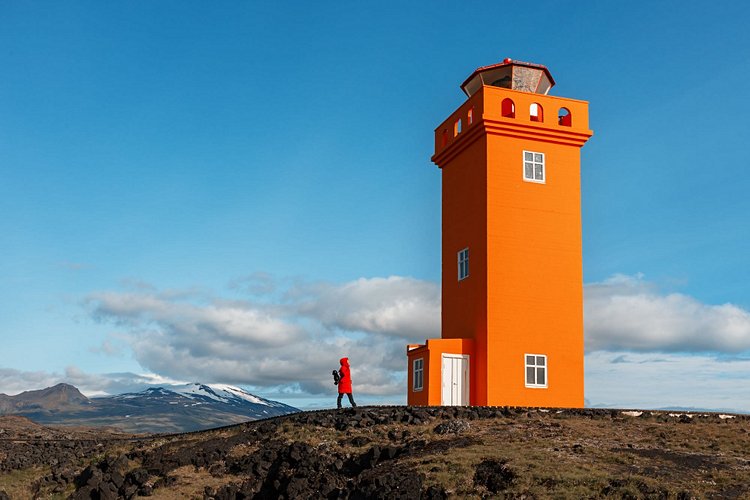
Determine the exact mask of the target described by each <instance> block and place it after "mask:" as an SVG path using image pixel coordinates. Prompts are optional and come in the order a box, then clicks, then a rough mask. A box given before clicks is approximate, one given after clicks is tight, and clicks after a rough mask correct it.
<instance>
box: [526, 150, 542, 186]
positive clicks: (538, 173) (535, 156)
mask: <svg viewBox="0 0 750 500" xmlns="http://www.w3.org/2000/svg"><path fill="white" fill-rule="evenodd" d="M545 177H546V176H545V172H544V153H537V152H536V151H524V152H523V180H525V181H527V182H538V183H540V184H544V181H545Z"/></svg>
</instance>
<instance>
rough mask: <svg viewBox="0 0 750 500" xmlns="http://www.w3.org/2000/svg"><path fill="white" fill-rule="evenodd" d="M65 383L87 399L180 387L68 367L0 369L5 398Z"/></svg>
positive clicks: (161, 380) (149, 378) (156, 377)
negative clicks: (56, 370) (54, 369)
mask: <svg viewBox="0 0 750 500" xmlns="http://www.w3.org/2000/svg"><path fill="white" fill-rule="evenodd" d="M60 383H66V384H71V385H74V386H75V387H77V388H78V390H80V391H81V392H82V393H83V394H84V395H86V396H88V397H95V396H101V395H105V394H121V393H124V392H138V391H141V390H143V389H145V388H146V387H149V386H153V385H159V384H179V383H183V382H182V381H179V380H174V379H170V378H168V377H162V376H160V375H156V374H136V373H106V374H91V373H86V372H84V371H83V370H81V369H79V368H78V367H76V366H68V367H67V368H65V370H64V372H63V373H54V372H52V373H51V372H43V371H33V372H32V371H23V370H14V369H8V368H0V387H2V391H0V392H3V393H5V394H7V395H11V396H12V395H16V394H19V393H21V392H24V391H32V390H37V389H43V388H46V387H52V386H54V385H57V384H60Z"/></svg>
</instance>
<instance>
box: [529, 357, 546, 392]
mask: <svg viewBox="0 0 750 500" xmlns="http://www.w3.org/2000/svg"><path fill="white" fill-rule="evenodd" d="M530 356H534V360H533V363H532V364H529V357H530ZM539 358H542V364H539ZM529 368H532V369H533V370H534V382H533V383H531V382H529ZM539 370H542V372H543V373H544V384H538V383H536V381H537V380H538V375H539ZM523 379H524V381H525V382H526V387H531V388H534V389H546V388H547V387H548V385H549V363H548V362H547V355H546V354H533V353H526V354H524V355H523Z"/></svg>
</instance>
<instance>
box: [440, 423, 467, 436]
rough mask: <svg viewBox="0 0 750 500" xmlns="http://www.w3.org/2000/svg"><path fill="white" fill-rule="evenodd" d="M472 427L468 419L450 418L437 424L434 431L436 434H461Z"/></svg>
mask: <svg viewBox="0 0 750 500" xmlns="http://www.w3.org/2000/svg"><path fill="white" fill-rule="evenodd" d="M470 428H471V425H470V424H469V422H467V421H466V420H448V421H447V422H441V423H439V424H437V425H436V426H435V428H434V429H433V432H434V433H435V434H461V433H462V432H464V431H468V430H469V429H470Z"/></svg>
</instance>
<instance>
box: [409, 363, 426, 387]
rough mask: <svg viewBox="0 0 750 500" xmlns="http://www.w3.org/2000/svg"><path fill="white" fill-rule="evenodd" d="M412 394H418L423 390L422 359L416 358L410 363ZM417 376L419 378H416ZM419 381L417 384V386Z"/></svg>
mask: <svg viewBox="0 0 750 500" xmlns="http://www.w3.org/2000/svg"><path fill="white" fill-rule="evenodd" d="M411 373H412V381H411V382H412V386H411V388H412V392H420V391H421V390H422V389H424V358H417V359H415V360H414V361H412V371H411ZM417 374H419V377H417ZM417 381H419V384H417Z"/></svg>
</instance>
